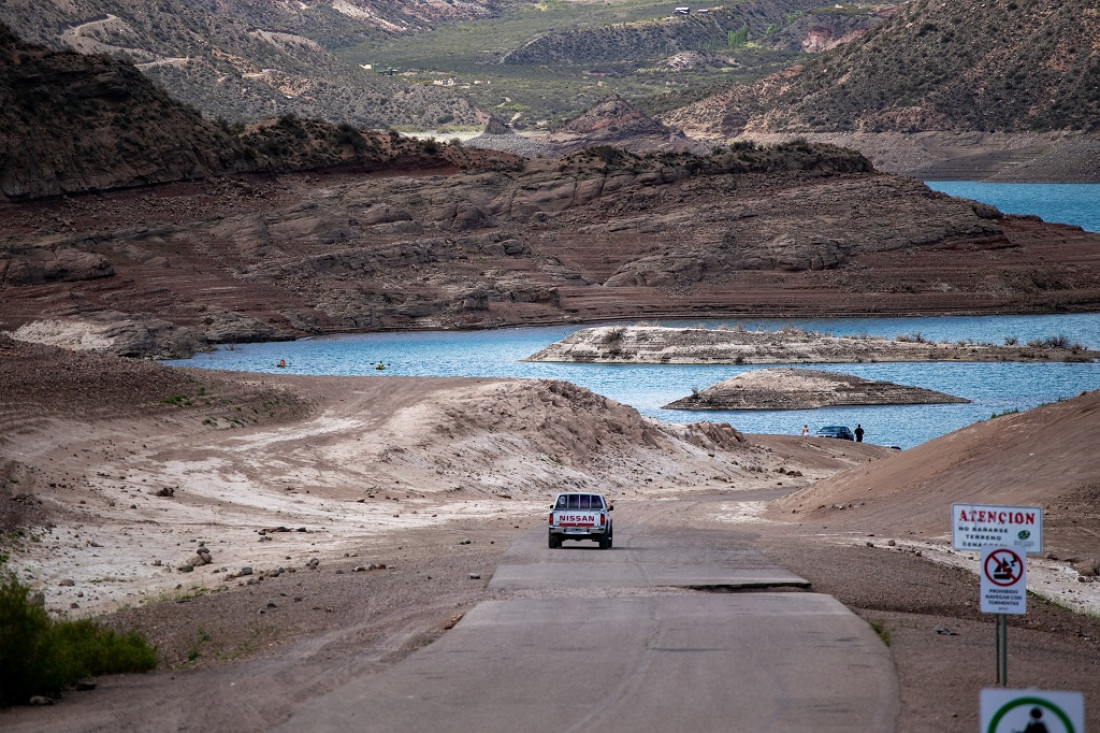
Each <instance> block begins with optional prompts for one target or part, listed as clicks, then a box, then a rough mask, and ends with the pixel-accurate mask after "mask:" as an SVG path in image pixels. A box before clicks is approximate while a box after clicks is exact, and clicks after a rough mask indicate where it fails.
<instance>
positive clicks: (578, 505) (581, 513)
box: [550, 492, 615, 550]
mask: <svg viewBox="0 0 1100 733" xmlns="http://www.w3.org/2000/svg"><path fill="white" fill-rule="evenodd" d="M614 508H615V507H613V506H611V505H610V504H608V503H607V501H606V500H605V499H604V498H603V496H602V495H600V494H589V493H584V492H570V493H566V494H558V496H557V498H556V499H554V503H553V504H551V505H550V548H551V549H554V548H556V547H561V543H562V541H563V540H595V541H596V542H598V543H599V545H600V549H601V550H606V549H608V548H609V547H611V541H612V535H611V510H612V509H614Z"/></svg>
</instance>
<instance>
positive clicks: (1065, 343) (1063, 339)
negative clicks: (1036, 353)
mask: <svg viewBox="0 0 1100 733" xmlns="http://www.w3.org/2000/svg"><path fill="white" fill-rule="evenodd" d="M1043 346H1045V347H1046V348H1048V349H1068V348H1069V347H1070V343H1069V337H1067V336H1066V335H1065V334H1064V333H1060V334H1058V335H1056V336H1047V337H1046V339H1045V340H1044V341H1043Z"/></svg>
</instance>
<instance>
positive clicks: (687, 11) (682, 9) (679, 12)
mask: <svg viewBox="0 0 1100 733" xmlns="http://www.w3.org/2000/svg"><path fill="white" fill-rule="evenodd" d="M676 14H677V15H691V8H689V7H687V6H682V7H679V8H676Z"/></svg>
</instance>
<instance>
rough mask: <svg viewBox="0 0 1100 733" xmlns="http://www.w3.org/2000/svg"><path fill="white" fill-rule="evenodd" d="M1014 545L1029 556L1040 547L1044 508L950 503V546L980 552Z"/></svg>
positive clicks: (1035, 553)
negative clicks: (990, 547) (987, 548)
mask: <svg viewBox="0 0 1100 733" xmlns="http://www.w3.org/2000/svg"><path fill="white" fill-rule="evenodd" d="M990 545H992V546H995V547H1015V548H1017V549H1019V550H1022V551H1023V552H1025V553H1026V554H1028V555H1037V554H1039V553H1040V552H1042V550H1043V510H1042V509H1041V508H1040V507H1037V506H993V505H989V504H952V505H951V546H952V547H953V548H954V549H955V550H959V551H964V550H970V551H980V550H981V549H982V548H983V547H989V546H990Z"/></svg>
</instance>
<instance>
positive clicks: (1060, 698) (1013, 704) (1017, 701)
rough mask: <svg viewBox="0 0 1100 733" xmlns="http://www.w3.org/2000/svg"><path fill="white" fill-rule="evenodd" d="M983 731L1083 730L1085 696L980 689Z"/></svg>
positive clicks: (1071, 732) (1072, 732) (1077, 732)
mask: <svg viewBox="0 0 1100 733" xmlns="http://www.w3.org/2000/svg"><path fill="white" fill-rule="evenodd" d="M981 706H982V727H981V730H982V733H1021V732H1022V731H1046V733H1085V696H1084V695H1082V694H1081V693H1080V692H1052V691H1047V690H1005V689H1002V688H996V689H991V690H982V692H981Z"/></svg>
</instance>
